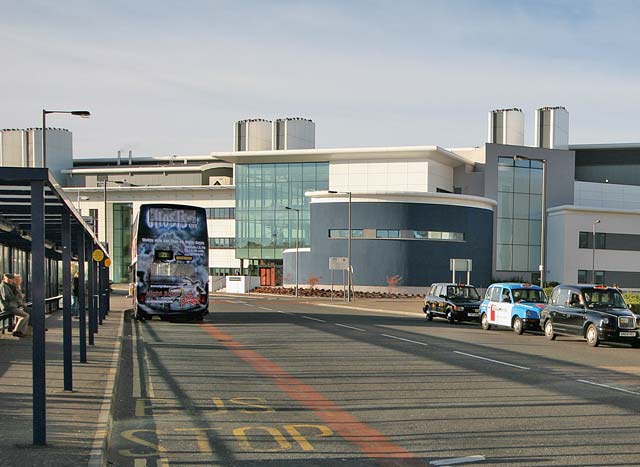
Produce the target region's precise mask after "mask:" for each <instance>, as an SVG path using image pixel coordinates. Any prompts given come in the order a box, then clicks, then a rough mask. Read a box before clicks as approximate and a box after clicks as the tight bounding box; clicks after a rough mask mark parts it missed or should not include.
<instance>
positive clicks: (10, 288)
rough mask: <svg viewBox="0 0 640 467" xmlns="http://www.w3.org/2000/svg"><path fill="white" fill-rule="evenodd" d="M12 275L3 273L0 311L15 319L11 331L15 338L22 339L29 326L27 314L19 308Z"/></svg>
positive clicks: (19, 299) (18, 297) (0, 285)
mask: <svg viewBox="0 0 640 467" xmlns="http://www.w3.org/2000/svg"><path fill="white" fill-rule="evenodd" d="M14 280H15V279H14V276H13V274H9V273H5V274H4V275H3V276H2V282H0V310H1V311H3V312H9V313H11V314H13V315H14V316H15V317H16V321H17V322H16V325H15V327H14V329H13V335H14V336H15V337H23V336H24V331H25V328H26V326H27V325H28V324H29V313H27V312H26V311H24V310H23V309H22V308H20V304H21V298H20V296H19V295H18V293H17V291H16V288H15V285H14V284H13V281H14Z"/></svg>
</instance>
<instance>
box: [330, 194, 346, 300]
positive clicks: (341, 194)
mask: <svg viewBox="0 0 640 467" xmlns="http://www.w3.org/2000/svg"><path fill="white" fill-rule="evenodd" d="M328 192H329V193H331V194H341V195H349V232H348V233H347V239H348V240H347V276H348V277H347V301H348V302H350V301H351V285H352V284H351V282H352V280H351V192H350V191H334V190H328Z"/></svg>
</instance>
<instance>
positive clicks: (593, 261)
mask: <svg viewBox="0 0 640 467" xmlns="http://www.w3.org/2000/svg"><path fill="white" fill-rule="evenodd" d="M599 223H600V219H596V220H595V221H594V222H593V232H592V237H591V242H592V243H591V281H592V283H593V284H595V283H596V224H599Z"/></svg>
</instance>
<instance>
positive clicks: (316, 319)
mask: <svg viewBox="0 0 640 467" xmlns="http://www.w3.org/2000/svg"><path fill="white" fill-rule="evenodd" d="M300 316H302V317H303V318H306V319H312V320H314V321H319V322H320V323H326V321H324V320H322V319H318V318H312V317H311V316H305V315H300Z"/></svg>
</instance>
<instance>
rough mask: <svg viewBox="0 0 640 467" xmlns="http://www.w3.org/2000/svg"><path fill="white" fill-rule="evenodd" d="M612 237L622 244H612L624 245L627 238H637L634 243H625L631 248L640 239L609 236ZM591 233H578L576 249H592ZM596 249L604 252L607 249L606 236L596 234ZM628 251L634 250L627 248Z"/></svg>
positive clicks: (622, 235) (601, 233)
mask: <svg viewBox="0 0 640 467" xmlns="http://www.w3.org/2000/svg"><path fill="white" fill-rule="evenodd" d="M611 235H612V236H613V237H617V238H616V240H617V239H621V240H623V241H622V242H614V243H624V239H626V238H629V237H637V239H632V240H636V242H627V243H629V245H628V246H631V245H632V243H637V240H638V239H640V236H636V235H626V234H617V235H616V234H611ZM592 238H593V233H592V232H580V235H579V239H578V247H579V248H593V242H592ZM596 249H597V250H606V249H607V234H606V233H604V232H596ZM612 249H613V250H618V249H623V248H616V247H614V248H612ZM629 249H630V250H632V251H633V250H634V248H629Z"/></svg>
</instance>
